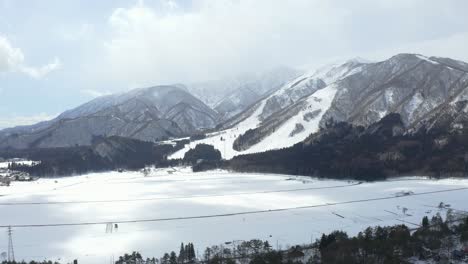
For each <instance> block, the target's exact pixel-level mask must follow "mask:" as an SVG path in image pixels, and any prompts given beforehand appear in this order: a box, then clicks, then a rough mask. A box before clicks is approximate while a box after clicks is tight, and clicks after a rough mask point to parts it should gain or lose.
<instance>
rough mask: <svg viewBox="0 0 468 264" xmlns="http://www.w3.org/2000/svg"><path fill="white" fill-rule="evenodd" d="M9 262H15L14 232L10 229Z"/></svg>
mask: <svg viewBox="0 0 468 264" xmlns="http://www.w3.org/2000/svg"><path fill="white" fill-rule="evenodd" d="M7 232H8V261H9V262H11V261H15V250H14V248H13V231H12V230H11V226H9V227H8V231H7Z"/></svg>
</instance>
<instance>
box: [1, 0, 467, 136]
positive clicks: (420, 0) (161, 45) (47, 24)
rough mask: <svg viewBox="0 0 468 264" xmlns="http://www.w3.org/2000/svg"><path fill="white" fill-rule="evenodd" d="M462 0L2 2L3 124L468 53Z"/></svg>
mask: <svg viewBox="0 0 468 264" xmlns="http://www.w3.org/2000/svg"><path fill="white" fill-rule="evenodd" d="M467 10H468V1H466V0H443V1H440V0H433V1H432V0H353V1H350V0H288V1H285V0H145V1H141V0H140V1H137V0H128V1H123V0H99V1H87V0H80V1H79V0H67V1H64V0H0V128H1V127H8V126H12V125H18V124H26V123H31V122H35V121H38V120H43V119H46V118H48V117H51V116H54V115H56V114H58V113H60V112H62V111H64V110H66V109H69V108H72V107H75V106H77V105H79V104H81V103H83V102H86V101H88V100H90V99H92V98H94V97H96V96H99V95H102V94H106V93H110V92H117V91H125V90H128V89H131V88H135V87H143V86H150V85H156V84H170V83H189V82H195V81H201V80H209V79H218V78H222V77H223V76H229V75H236V74H240V73H246V72H261V71H264V70H268V69H270V68H274V67H276V66H280V65H285V66H291V67H296V68H313V67H317V66H319V65H321V64H324V63H327V62H329V61H335V60H337V59H345V58H352V57H357V56H360V57H364V58H367V59H371V60H381V59H385V58H387V57H390V56H392V55H394V54H396V53H400V52H411V53H421V54H424V55H428V56H431V55H437V56H446V57H452V58H455V59H460V60H465V61H468V48H467V47H468V18H467V15H466V11H467Z"/></svg>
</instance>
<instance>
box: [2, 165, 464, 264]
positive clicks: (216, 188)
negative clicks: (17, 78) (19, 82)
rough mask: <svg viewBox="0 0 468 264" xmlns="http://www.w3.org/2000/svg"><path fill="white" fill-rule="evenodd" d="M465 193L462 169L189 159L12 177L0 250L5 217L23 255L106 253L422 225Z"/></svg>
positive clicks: (460, 202)
mask: <svg viewBox="0 0 468 264" xmlns="http://www.w3.org/2000/svg"><path fill="white" fill-rule="evenodd" d="M467 193H468V180H464V179H443V180H431V179H426V178H421V177H418V178H416V177H408V178H398V179H393V180H389V181H382V182H374V183H361V182H357V181H338V180H321V179H316V178H309V177H296V176H288V175H271V174H253V173H250V174H241V173H230V172H227V171H209V172H203V173H192V172H191V170H190V169H188V168H173V169H159V170H152V171H151V172H150V173H148V174H147V175H146V176H145V175H144V174H143V173H141V172H123V173H118V172H107V173H98V174H89V175H84V176H76V177H66V178H54V179H39V180H37V181H34V182H13V183H12V185H11V186H10V187H0V211H1V212H2V213H1V217H0V226H2V227H3V229H4V231H2V232H0V251H1V252H3V251H6V250H7V241H8V240H7V233H6V227H7V226H9V225H11V226H12V229H13V240H14V246H15V255H16V258H17V259H27V260H30V259H36V260H42V259H44V258H48V259H52V260H58V259H60V260H61V261H63V262H65V261H70V260H73V259H79V260H80V262H81V263H91V264H92V263H107V262H109V259H110V258H111V256H112V255H114V256H115V257H117V256H119V255H121V254H123V253H125V252H131V251H133V250H137V251H139V252H140V253H142V254H143V255H150V256H159V255H162V254H163V253H164V252H168V251H171V250H174V249H177V248H178V246H179V245H180V243H181V242H185V243H187V242H193V243H194V245H195V247H196V251H197V252H198V253H200V254H202V252H203V251H204V248H205V247H206V246H211V245H214V244H222V243H224V242H228V241H233V240H249V239H253V238H258V239H263V240H269V241H270V242H271V244H272V245H273V246H274V247H282V248H286V247H287V246H289V245H295V244H302V243H309V242H311V240H312V241H315V239H317V238H320V236H321V235H322V233H330V232H331V231H333V230H343V231H346V232H348V233H349V234H351V235H354V234H356V233H357V232H359V231H362V230H363V229H365V228H366V227H368V226H374V225H380V226H385V225H394V224H402V223H403V224H405V225H407V226H409V227H417V226H418V225H419V223H420V221H421V218H422V217H423V216H425V215H428V216H432V215H434V214H436V213H438V212H440V213H441V214H442V215H443V216H444V215H445V212H446V210H448V209H449V208H451V209H453V210H455V211H460V212H462V211H465V210H468V204H467V203H466V195H467ZM441 202H442V203H443V206H440V204H441ZM107 223H109V224H112V232H110V231H111V230H110V229H111V228H110V226H111V225H108V224H107ZM51 224H52V225H55V226H50V225H51ZM56 224H57V225H56ZM69 224H72V225H69ZM115 224H117V228H116V226H115ZM106 231H107V232H106Z"/></svg>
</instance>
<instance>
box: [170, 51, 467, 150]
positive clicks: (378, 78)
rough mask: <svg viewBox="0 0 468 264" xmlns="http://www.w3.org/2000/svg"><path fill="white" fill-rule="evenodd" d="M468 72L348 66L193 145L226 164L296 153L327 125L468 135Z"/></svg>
mask: <svg viewBox="0 0 468 264" xmlns="http://www.w3.org/2000/svg"><path fill="white" fill-rule="evenodd" d="M467 100H468V64H466V63H464V62H461V61H455V60H452V59H447V58H437V57H430V58H428V57H425V56H422V55H417V54H399V55H396V56H394V57H392V58H390V59H388V60H385V61H382V62H376V63H372V62H367V61H362V60H356V59H353V60H350V61H347V62H345V63H343V64H335V65H329V66H326V67H324V68H322V69H319V70H316V71H311V72H310V73H306V74H304V75H302V76H300V77H299V78H296V79H295V80H293V81H291V82H289V83H288V84H286V85H284V86H283V87H282V88H280V89H278V90H277V91H276V92H274V93H272V94H270V95H269V96H267V97H265V98H264V99H262V100H260V101H258V102H257V103H256V104H254V105H253V106H251V107H250V108H248V109H246V110H245V111H244V112H242V113H240V114H239V115H237V116H235V117H233V118H232V119H230V120H228V121H227V122H225V123H224V124H223V125H221V126H219V127H221V130H220V131H219V132H216V133H212V134H210V135H208V137H207V138H206V139H203V140H201V141H197V142H192V143H190V144H189V145H187V146H186V147H185V148H184V149H183V150H180V151H179V152H176V153H175V154H174V155H172V158H180V157H182V156H183V154H184V153H185V152H186V151H187V150H188V149H190V148H192V147H194V146H195V145H196V144H198V143H206V144H211V145H214V146H215V147H216V148H218V149H219V150H220V151H221V153H222V154H223V156H224V157H225V158H231V157H233V156H236V155H239V154H246V153H254V152H262V151H266V150H270V149H278V148H284V147H289V146H292V145H294V144H296V143H298V142H300V141H303V140H304V139H305V138H307V137H308V136H309V135H310V134H311V133H314V132H317V131H318V130H319V129H320V128H321V127H324V126H326V124H327V122H337V121H346V122H350V123H353V124H357V125H364V126H368V125H370V124H373V123H375V122H377V121H379V120H380V119H381V118H382V117H384V116H385V115H387V114H389V113H399V114H400V115H401V117H402V119H403V122H404V125H405V128H406V130H407V131H411V130H414V129H416V128H420V127H422V126H425V127H427V128H429V129H430V128H432V127H435V126H438V127H441V126H443V127H444V128H448V129H456V128H457V127H458V128H459V127H463V126H464V123H467V122H466V121H467V120H468V117H467V116H468V115H467V112H468V107H467Z"/></svg>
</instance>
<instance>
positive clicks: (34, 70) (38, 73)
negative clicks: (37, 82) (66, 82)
mask: <svg viewBox="0 0 468 264" xmlns="http://www.w3.org/2000/svg"><path fill="white" fill-rule="evenodd" d="M61 67H62V63H61V62H60V60H59V59H58V58H57V57H55V58H54V60H53V61H52V62H50V63H49V64H46V65H44V66H41V67H30V66H25V65H19V67H18V70H19V71H20V72H22V73H25V74H27V75H29V76H30V77H32V78H36V79H40V78H42V77H44V76H46V75H47V74H49V73H51V72H53V71H55V70H58V69H60V68H61Z"/></svg>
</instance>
